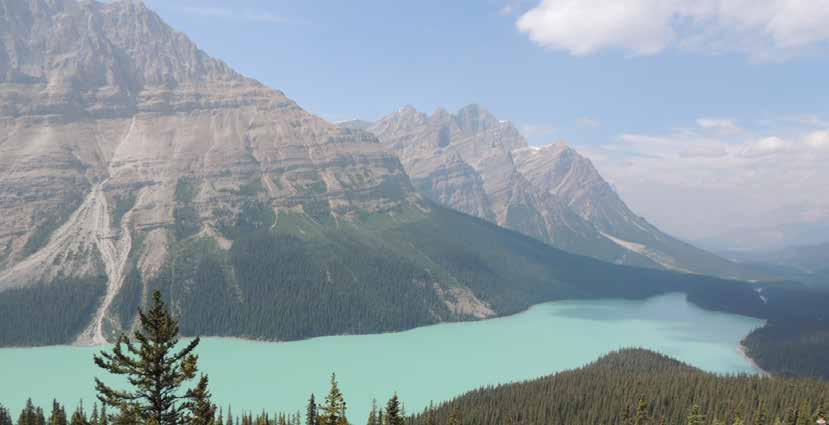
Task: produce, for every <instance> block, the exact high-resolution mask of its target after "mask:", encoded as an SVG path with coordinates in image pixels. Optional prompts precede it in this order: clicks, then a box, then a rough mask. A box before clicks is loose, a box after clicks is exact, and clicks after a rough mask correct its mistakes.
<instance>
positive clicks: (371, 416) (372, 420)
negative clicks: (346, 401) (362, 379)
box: [366, 398, 381, 425]
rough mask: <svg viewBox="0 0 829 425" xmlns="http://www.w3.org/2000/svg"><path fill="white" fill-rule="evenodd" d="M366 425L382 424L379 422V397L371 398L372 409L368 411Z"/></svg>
mask: <svg viewBox="0 0 829 425" xmlns="http://www.w3.org/2000/svg"><path fill="white" fill-rule="evenodd" d="M366 425H381V424H379V423H378V422H377V399H376V398H373V399H371V411H369V412H368V420H367V421H366Z"/></svg>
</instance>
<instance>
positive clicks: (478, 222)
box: [0, 0, 760, 345]
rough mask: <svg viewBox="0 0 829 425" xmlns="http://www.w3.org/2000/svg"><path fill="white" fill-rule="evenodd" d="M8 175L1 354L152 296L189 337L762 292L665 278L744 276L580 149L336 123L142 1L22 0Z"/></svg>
mask: <svg viewBox="0 0 829 425" xmlns="http://www.w3.org/2000/svg"><path fill="white" fill-rule="evenodd" d="M360 127H362V128H360ZM0 170H2V171H0V313H2V316H3V317H4V318H9V319H8V320H3V321H2V323H0V345H33V344H34V345H36V344H56V343H67V342H75V343H80V344H90V343H93V344H100V343H103V342H105V341H107V340H111V339H112V338H113V337H115V336H116V335H117V334H118V333H119V332H122V331H126V330H129V329H130V328H131V327H132V326H133V325H134V323H135V316H136V311H137V308H138V307H139V306H141V305H142V304H143V302H144V300H146V298H147V296H148V293H149V292H150V291H151V290H152V289H161V290H162V291H163V292H164V294H165V296H166V297H167V298H168V299H170V300H171V305H172V307H173V309H174V311H175V312H176V313H177V315H178V316H179V317H180V318H181V326H182V332H183V333H184V334H185V335H195V334H202V335H225V336H243V337H249V338H266V339H277V340H287V339H297V338H306V337H312V336H318V335H329V334H342V333H367V332H380V331H389V330H398V329H405V328H409V327H413V326H418V325H423V324H429V323H436V322H441V321H447V320H466V319H479V318H485V317H491V316H495V315H502V314H509V313H513V312H516V311H519V310H521V309H524V308H526V307H527V306H529V305H531V304H533V303H537V302H542V301H548V300H553V299H561V298H573V297H608V296H620V297H627V298H636V297H644V296H648V295H653V294H656V293H662V292H666V291H676V290H685V291H703V290H704V291H708V292H707V293H710V294H711V296H712V297H713V296H714V295H716V294H720V295H722V294H721V292H722V291H725V292H726V293H728V294H730V297H729V298H728V299H729V302H735V303H736V302H739V303H741V304H742V305H744V306H746V308H753V307H756V306H757V305H759V304H758V303H759V302H760V301H759V298H758V297H757V296H756V294H755V293H754V291H752V290H750V288H748V287H744V286H743V285H741V284H738V283H732V282H728V281H722V280H718V279H714V278H707V277H703V276H698V275H695V274H687V273H677V272H668V271H664V269H670V270H674V271H683V272H684V271H691V272H694V273H708V274H713V275H719V276H725V277H735V276H738V271H739V270H738V266H736V265H735V264H734V263H730V262H727V261H725V260H722V259H720V258H719V257H716V256H713V255H711V254H708V253H705V252H703V251H700V250H697V249H696V248H693V247H691V246H689V245H686V244H683V243H681V242H679V241H677V240H675V239H673V238H670V237H669V236H667V235H664V234H663V233H661V232H659V231H658V230H657V229H656V228H654V227H653V226H651V225H650V224H648V223H647V222H646V221H645V220H644V219H642V218H640V217H636V216H635V215H634V214H633V213H632V212H630V210H629V209H628V208H627V207H626V206H625V205H624V203H623V202H622V201H621V199H619V197H618V196H617V195H616V194H615V192H613V190H612V189H611V187H610V186H609V185H608V184H607V183H606V182H605V181H604V180H602V179H601V177H600V176H599V174H598V172H597V171H596V170H595V169H594V168H593V167H592V165H591V164H590V162H589V161H588V160H586V159H585V158H583V157H581V156H579V155H578V154H577V153H576V152H575V151H573V150H572V149H570V148H568V147H567V146H565V145H554V146H550V147H546V148H543V149H533V148H529V147H527V145H526V141H525V140H524V139H523V138H522V137H521V136H520V134H519V133H518V132H517V131H516V130H515V128H514V127H512V126H511V125H510V124H508V123H505V122H502V121H498V120H496V119H495V118H494V117H492V116H491V114H489V113H487V112H486V111H485V110H483V109H482V108H480V107H477V106H471V107H468V108H464V109H463V110H461V111H460V112H459V113H457V114H454V115H452V114H448V113H446V112H445V111H439V112H437V113H435V114H433V115H432V116H425V115H423V114H421V113H418V112H416V111H414V110H413V109H412V108H404V109H403V110H401V111H400V112H399V113H396V114H393V115H391V116H389V117H387V118H385V119H383V120H381V121H379V122H377V123H372V124H370V125H368V126H365V125H363V126H351V128H349V127H348V126H347V125H340V126H338V125H335V124H332V123H329V122H327V121H325V120H323V119H321V118H319V117H316V116H314V115H312V114H310V113H308V112H306V111H305V110H303V109H302V108H300V107H299V106H298V105H297V104H296V103H295V102H293V101H292V100H290V99H289V98H287V97H286V96H285V94H283V93H282V92H280V91H278V90H274V89H271V88H269V87H266V86H264V85H262V84H261V83H259V82H257V81H255V80H252V79H250V78H247V77H245V76H242V75H240V74H238V73H237V72H235V71H234V70H232V69H231V68H230V67H229V66H228V65H226V64H225V63H223V62H221V61H219V60H216V59H213V58H211V57H209V56H208V55H207V54H206V53H204V52H203V51H201V50H200V49H199V48H198V47H197V46H196V45H195V44H194V43H193V42H192V41H190V40H189V39H188V38H187V37H186V36H185V35H183V34H181V33H179V32H176V31H175V30H173V29H172V28H170V27H169V26H168V25H167V24H166V23H164V22H163V21H162V20H161V19H160V18H159V16H158V15H157V14H155V13H154V12H153V11H151V10H150V9H148V8H147V7H146V6H145V5H144V4H143V3H141V2H139V1H120V2H115V3H99V2H94V1H85V2H80V3H79V2H76V1H75V0H0ZM447 207H449V208H447ZM452 209H455V210H458V211H459V212H456V211H453V210H452ZM496 224H497V225H496ZM498 225H500V226H503V227H505V228H507V229H513V230H517V231H518V232H520V233H523V234H525V235H529V236H531V237H527V236H523V235H521V234H519V233H516V232H513V231H511V230H507V229H504V228H502V227H499V226H498ZM551 245H552V246H551ZM555 247H558V248H561V249H564V250H566V251H570V252H571V253H567V252H564V251H561V250H559V249H556V248H555ZM573 253H576V254H584V255H589V256H592V257H595V258H598V259H601V260H606V261H609V262H612V263H619V264H624V265H636V266H644V267H647V268H631V267H624V266H620V265H616V264H610V263H606V262H602V261H598V260H595V259H591V258H586V257H583V256H579V255H575V254H573ZM698 298H699V297H698ZM703 298H704V297H703ZM718 303H720V304H721V302H720V301H718ZM718 306H719V307H721V306H720V305H718Z"/></svg>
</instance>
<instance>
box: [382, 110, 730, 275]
mask: <svg viewBox="0 0 829 425" xmlns="http://www.w3.org/2000/svg"><path fill="white" fill-rule="evenodd" d="M369 131H371V132H373V133H375V134H376V135H377V136H378V137H379V138H380V140H381V141H382V143H383V144H384V145H385V146H386V147H388V148H389V149H391V150H393V151H394V152H396V153H397V154H398V155H399V156H400V159H401V162H402V163H403V165H404V167H405V168H406V171H407V172H408V173H409V174H410V175H411V176H412V181H413V182H414V183H415V186H416V187H417V189H418V190H419V191H420V192H422V193H423V194H424V195H426V196H428V197H430V198H431V199H433V200H435V201H437V202H439V203H441V204H443V205H446V206H448V207H451V208H454V209H456V210H459V211H462V212H465V213H467V214H471V215H474V216H477V217H480V218H483V219H485V220H488V221H491V222H494V223H496V224H498V225H501V226H503V227H507V228H509V229H513V230H516V231H519V232H521V233H524V234H526V235H528V236H532V237H534V238H537V239H540V240H542V241H544V242H547V243H549V244H551V245H553V246H555V247H557V248H560V249H563V250H566V251H570V252H574V253H578V254H582V255H588V256H592V257H595V258H598V259H602V260H605V261H611V262H615V263H620V264H628V265H637V266H646V267H656V268H665V269H670V270H677V271H683V272H694V273H706V274H713V275H719V276H727V277H743V276H744V271H743V270H742V269H741V268H740V267H739V266H737V265H736V264H734V263H731V262H729V261H726V260H724V259H722V258H719V257H717V256H715V255H713V254H710V253H707V252H705V251H702V250H699V249H697V248H695V247H693V246H691V245H688V244H686V243H684V242H681V241H679V240H676V239H674V238H672V237H671V236H669V235H666V234H664V233H663V232H661V231H660V230H659V229H657V228H656V227H655V226H653V225H651V224H650V223H648V222H647V220H645V219H644V218H642V217H640V216H638V215H636V214H635V213H634V212H633V211H631V210H630V208H628V206H627V205H626V204H625V203H624V201H622V199H621V198H620V197H619V195H618V194H617V193H616V192H615V191H614V190H613V188H612V187H611V186H610V184H608V183H607V182H606V181H605V180H604V179H603V178H602V176H601V175H600V174H599V172H598V171H597V170H596V169H595V167H593V164H592V163H591V162H590V160H589V159H587V158H585V157H583V156H581V155H579V153H578V152H576V151H575V150H574V149H572V148H570V147H569V146H567V145H566V144H564V143H557V144H552V145H548V146H544V147H529V146H528V145H527V142H526V140H525V139H524V138H523V137H522V136H521V135H520V134H519V132H518V131H517V130H516V129H515V127H514V126H513V125H512V124H510V123H509V122H507V121H502V120H498V119H497V118H495V117H494V116H493V115H492V114H491V113H489V112H488V111H486V110H485V109H483V108H481V107H480V106H477V105H470V106H467V107H465V108H463V109H461V110H460V111H458V112H457V113H456V114H450V113H448V112H446V111H444V110H442V109H439V110H438V111H436V112H435V113H434V114H432V115H431V116H430V115H426V114H423V113H420V112H417V111H416V110H415V109H414V108H412V107H406V108H403V109H401V110H400V111H398V112H396V113H394V114H391V115H389V116H387V117H385V118H383V119H381V120H380V121H379V122H377V123H375V124H374V125H373V126H371V127H370V128H369Z"/></svg>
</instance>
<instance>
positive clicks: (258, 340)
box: [0, 291, 767, 373]
mask: <svg viewBox="0 0 829 425" xmlns="http://www.w3.org/2000/svg"><path fill="white" fill-rule="evenodd" d="M672 294H682V295H684V296H685V300H686V302H687V303H688V304H690V305H692V306H694V307H696V308H699V309H701V310H704V311H707V312H712V313H722V314H729V315H735V316H742V317H749V318H753V319H757V317H752V316H745V315H742V314H737V313H730V312H724V311H719V310H709V309H707V308H705V307H703V306H700V305H697V304H696V303H694V302H693V301H691V300H688V294H687V293H685V292H682V291H675V292H665V293H660V294H655V295H651V296H648V297H644V298H624V297H615V298H603V297H600V298H563V299H556V300H548V301H541V302H538V303H535V304H531V305H529V306H527V307H525V308H522V309H520V310H517V311H513V312H510V313H504V314H495V315H493V316H489V317H484V318H468V319H461V320H449V321H443V322H435V323H429V324H423V325H419V326H414V327H411V328H405V329H397V330H388V331H382V332H369V333H356V334H355V333H342V334H332V335H317V336H310V337H306V338H299V339H287V340H280V339H270V338H263V337H252V336H246V335H187V336H182V337H181V338H182V339H193V338H196V337H198V338H201V339H226V340H235V341H242V342H251V343H266V344H282V343H287V342H300V341H311V340H315V339H318V338H330V337H340V336H370V335H387V334H399V333H403V332H409V331H413V330H416V329H421V328H427V327H430V326H440V325H452V324H461V323H473V322H485V321H491V320H498V319H506V318H510V317H513V316H517V315H520V314H523V313H527V312H529V311H530V310H532V309H533V308H536V307H538V306H542V305H544V304H549V303H556V302H566V301H634V302H635V301H647V300H650V299H653V298H658V297H664V296H669V295H672ZM112 344H113V343H111V342H107V343H106V344H101V345H95V344H91V345H87V344H77V343H69V344H50V345H17V346H11V345H10V346H3V345H0V350H1V349H37V348H48V347H106V346H110V345H112ZM741 354H742V352H741ZM742 355H743V356H744V357H746V358H747V360H750V361H751V363H752V364H754V361H753V360H751V359H750V358H748V357H747V356H746V355H745V354H742ZM757 369H760V368H759V367H758V368H757ZM760 370H762V369H760ZM763 372H764V373H767V372H765V371H763Z"/></svg>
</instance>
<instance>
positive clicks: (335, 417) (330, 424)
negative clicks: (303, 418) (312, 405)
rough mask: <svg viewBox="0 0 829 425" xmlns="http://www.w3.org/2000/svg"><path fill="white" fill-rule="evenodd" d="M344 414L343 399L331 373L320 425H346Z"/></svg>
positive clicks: (335, 376)
mask: <svg viewBox="0 0 829 425" xmlns="http://www.w3.org/2000/svg"><path fill="white" fill-rule="evenodd" d="M345 414H346V405H345V398H344V397H343V393H342V392H340V388H339V386H338V385H337V375H336V374H333V373H332V374H331V390H330V391H329V392H328V395H327V396H326V397H325V404H324V405H323V406H322V417H321V418H320V423H321V424H322V425H348V419H346V416H345Z"/></svg>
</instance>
